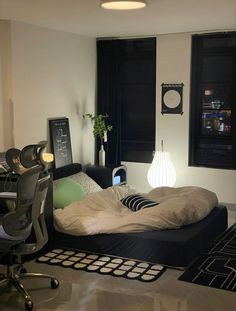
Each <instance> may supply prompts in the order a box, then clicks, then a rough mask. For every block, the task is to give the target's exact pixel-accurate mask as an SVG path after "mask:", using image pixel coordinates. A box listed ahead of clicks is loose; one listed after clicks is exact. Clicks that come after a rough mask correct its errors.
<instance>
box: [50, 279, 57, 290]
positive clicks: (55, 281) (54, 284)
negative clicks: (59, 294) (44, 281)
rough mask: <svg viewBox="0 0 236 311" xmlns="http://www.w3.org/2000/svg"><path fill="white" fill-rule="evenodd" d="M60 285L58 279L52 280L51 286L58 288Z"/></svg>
mask: <svg viewBox="0 0 236 311" xmlns="http://www.w3.org/2000/svg"><path fill="white" fill-rule="evenodd" d="M58 286H59V281H58V280H57V279H52V280H51V288H53V289H54V288H57V287H58Z"/></svg>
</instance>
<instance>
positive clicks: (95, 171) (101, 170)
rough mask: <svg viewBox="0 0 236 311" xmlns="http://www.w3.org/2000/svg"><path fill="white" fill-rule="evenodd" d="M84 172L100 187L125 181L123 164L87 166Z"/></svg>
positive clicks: (124, 182)
mask: <svg viewBox="0 0 236 311" xmlns="http://www.w3.org/2000/svg"><path fill="white" fill-rule="evenodd" d="M86 174H87V175H88V176H89V177H91V178H92V179H93V180H95V181H96V183H98V184H99V186H101V187H102V188H108V187H110V186H117V185H123V184H126V182H127V169H126V166H125V165H121V166H112V167H105V166H96V165H93V166H88V167H87V168H86Z"/></svg>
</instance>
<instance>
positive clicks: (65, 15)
mask: <svg viewBox="0 0 236 311" xmlns="http://www.w3.org/2000/svg"><path fill="white" fill-rule="evenodd" d="M147 2H148V6H147V7H146V8H145V9H141V10H134V11H108V10H104V9H101V8H100V6H99V0H0V19H11V20H17V21H22V22H26V23H30V24H35V25H40V26H44V27H48V28H52V29H58V30H64V31H69V32H73V33H78V34H81V35H86V36H93V37H107V36H109V37H112V36H140V35H155V34H161V33H162V34H163V33H175V32H186V31H194V32H198V31H208V30H222V29H224V30H231V29H234V30H235V29H236V0H147Z"/></svg>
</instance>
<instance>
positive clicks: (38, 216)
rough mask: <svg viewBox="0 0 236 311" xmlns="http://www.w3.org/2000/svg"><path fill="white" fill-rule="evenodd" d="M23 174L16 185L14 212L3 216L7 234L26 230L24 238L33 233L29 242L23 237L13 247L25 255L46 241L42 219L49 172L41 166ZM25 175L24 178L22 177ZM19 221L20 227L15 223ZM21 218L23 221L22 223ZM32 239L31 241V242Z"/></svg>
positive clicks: (15, 251) (46, 235) (45, 229)
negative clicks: (44, 170)
mask: <svg viewBox="0 0 236 311" xmlns="http://www.w3.org/2000/svg"><path fill="white" fill-rule="evenodd" d="M26 173H27V174H26V175H25V173H24V174H23V175H21V176H20V177H19V181H18V185H17V196H18V194H20V195H19V197H17V206H16V210H15V211H14V212H10V213H8V214H7V215H6V216H5V217H4V218H5V219H4V229H5V230H6V229H7V230H6V232H7V233H8V234H11V235H14V236H15V235H16V232H18V234H22V231H23V232H24V233H25V232H27V235H26V238H27V237H29V235H30V233H31V232H32V233H33V238H32V239H31V238H30V242H28V241H26V242H25V239H26V238H25V239H23V242H24V243H20V244H19V245H17V247H16V248H15V249H14V253H16V254H19V255H27V254H31V253H35V252H37V251H38V250H40V249H41V248H42V247H43V246H44V245H45V244H46V243H47V241H48V234H47V227H46V225H45V220H44V206H45V201H46V196H47V191H48V187H49V181H50V174H49V173H48V172H43V171H42V167H40V166H39V167H34V168H30V169H29V170H28V171H27V172H26ZM24 177H26V178H24ZM19 219H20V223H21V228H17V229H16V228H15V224H16V223H19ZM22 219H23V222H24V221H25V223H24V224H23V225H22ZM31 240H33V242H31Z"/></svg>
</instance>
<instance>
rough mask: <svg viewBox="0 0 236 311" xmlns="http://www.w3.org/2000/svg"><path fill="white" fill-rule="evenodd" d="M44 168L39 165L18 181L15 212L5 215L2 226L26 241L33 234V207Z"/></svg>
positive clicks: (10, 233)
mask: <svg viewBox="0 0 236 311" xmlns="http://www.w3.org/2000/svg"><path fill="white" fill-rule="evenodd" d="M41 172H42V167H41V166H40V165H37V166H35V167H32V168H30V169H29V170H27V171H25V172H24V173H23V174H22V175H20V176H19V177H18V180H17V187H16V188H17V190H16V192H17V197H16V204H15V210H14V211H11V212H9V213H7V214H5V215H4V217H3V221H2V225H3V229H4V231H5V232H6V233H7V234H8V235H10V236H12V237H14V238H16V239H18V237H19V240H21V239H24V238H26V237H28V236H29V234H30V233H31V227H32V216H31V213H32V206H33V203H34V200H35V191H36V186H37V182H38V179H39V176H40V173H41Z"/></svg>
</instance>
